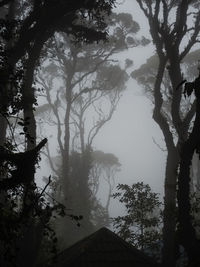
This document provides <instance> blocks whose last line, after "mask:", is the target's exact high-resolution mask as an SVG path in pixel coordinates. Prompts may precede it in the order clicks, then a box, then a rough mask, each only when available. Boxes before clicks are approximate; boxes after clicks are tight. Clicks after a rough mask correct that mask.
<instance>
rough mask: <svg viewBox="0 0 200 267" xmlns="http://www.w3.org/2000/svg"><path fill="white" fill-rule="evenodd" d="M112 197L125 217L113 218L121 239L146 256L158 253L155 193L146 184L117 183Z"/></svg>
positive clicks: (158, 217)
mask: <svg viewBox="0 0 200 267" xmlns="http://www.w3.org/2000/svg"><path fill="white" fill-rule="evenodd" d="M117 189H118V191H119V192H117V193H115V194H113V197H114V198H117V199H118V200H119V201H120V202H121V203H122V204H124V206H125V208H126V213H127V214H126V215H123V216H118V217H116V218H113V219H112V222H113V227H114V229H115V231H116V232H117V233H118V234H119V236H120V237H122V238H123V239H125V240H126V241H128V242H130V243H131V244H133V245H134V246H136V247H137V248H139V249H142V250H143V251H146V252H147V253H149V254H157V256H158V254H159V252H160V251H159V248H160V240H161V229H160V226H161V223H162V211H161V202H160V201H159V196H158V194H157V193H153V192H152V190H151V188H150V186H149V185H148V184H144V183H143V182H138V183H135V184H133V185H132V186H129V185H126V184H119V185H118V186H117Z"/></svg>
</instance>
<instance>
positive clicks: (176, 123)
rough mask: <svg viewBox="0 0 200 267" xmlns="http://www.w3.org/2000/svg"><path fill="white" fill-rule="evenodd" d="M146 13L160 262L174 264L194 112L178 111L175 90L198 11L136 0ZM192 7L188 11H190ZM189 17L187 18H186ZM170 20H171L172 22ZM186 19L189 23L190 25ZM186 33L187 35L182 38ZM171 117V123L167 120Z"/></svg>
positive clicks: (195, 29) (185, 3)
mask: <svg viewBox="0 0 200 267" xmlns="http://www.w3.org/2000/svg"><path fill="white" fill-rule="evenodd" d="M137 3H138V4H139V6H140V8H141V10H142V11H143V13H144V15H145V16H146V18H147V20H148V23H149V26H150V34H151V37H152V40H153V43H154V45H155V47H156V53H157V55H158V69H157V74H156V79H155V81H154V85H153V92H154V103H155V106H154V111H153V118H154V120H155V121H156V123H158V125H159V127H160V129H161V131H162V133H163V135H164V140H165V144H166V147H167V162H166V171H165V198H164V206H165V208H164V227H163V241H164V247H163V264H164V266H175V262H176V257H175V250H176V249H175V239H176V238H175V231H176V219H175V218H176V216H175V209H176V183H177V171H178V165H179V162H180V150H181V146H182V144H183V142H184V141H185V140H186V139H187V136H188V130H189V125H190V122H191V120H192V118H193V116H194V113H195V103H193V104H192V105H191V106H189V109H188V110H187V112H185V113H184V112H183V113H182V114H181V103H182V99H183V97H182V91H181V89H180V90H177V86H178V85H180V83H181V81H182V80H183V76H182V70H181V62H182V61H183V60H184V57H185V56H186V55H187V54H188V53H189V52H190V50H191V48H192V47H193V46H194V45H195V44H196V43H197V42H198V35H199V30H200V27H199V20H200V12H199V9H198V2H197V1H165V0H163V1H161V0H158V1H150V2H149V1H140V0H137ZM191 10H192V12H190V11H191ZM191 17H192V18H193V20H189V18H191ZM172 20H173V22H172ZM190 21H191V22H192V25H190ZM186 35H187V36H190V37H189V39H187V40H188V41H187V40H186V38H185V37H186ZM166 70H167V72H168V73H167V76H168V79H169V80H170V86H169V87H168V88H167V91H166V89H165V88H164V86H163V84H164V76H165V71H166ZM166 93H167V100H169V98H170V102H169V106H170V110H171V116H170V118H168V116H166V113H165V112H164V111H165V110H164V108H163V107H164V106H165V99H166V97H165V94H166ZM168 119H170V120H171V125H172V126H173V128H172V127H171V125H170V124H169V120H168ZM174 131H175V132H176V135H177V138H176V139H174V138H173V132H174Z"/></svg>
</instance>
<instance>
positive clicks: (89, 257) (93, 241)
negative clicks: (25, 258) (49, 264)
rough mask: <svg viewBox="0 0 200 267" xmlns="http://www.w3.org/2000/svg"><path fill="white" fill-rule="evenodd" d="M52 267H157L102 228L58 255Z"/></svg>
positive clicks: (139, 252) (130, 246) (149, 259)
mask: <svg viewBox="0 0 200 267" xmlns="http://www.w3.org/2000/svg"><path fill="white" fill-rule="evenodd" d="M53 266H54V267H68V266H72V267H108V266H109V267H112V266H115V267H122V266H123V267H129V266H131V267H157V266H158V264H156V263H155V262H154V261H153V260H152V259H151V258H149V257H148V256H146V255H145V254H144V253H142V252H141V251H139V250H138V249H136V248H135V247H133V246H132V245H130V244H129V243H127V242H125V241H124V240H123V239H121V238H120V237H119V236H117V235H116V234H115V233H113V232H112V231H110V230H109V229H107V228H105V227H103V228H101V229H99V230H98V231H96V232H95V233H93V234H91V235H90V236H88V237H86V238H84V239H82V240H81V241H79V242H77V243H76V244H74V245H72V246H71V247H69V248H68V249H66V250H64V251H62V252H61V253H60V254H58V257H57V261H56V263H55V264H54V265H53Z"/></svg>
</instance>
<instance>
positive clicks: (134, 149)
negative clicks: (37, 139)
mask: <svg viewBox="0 0 200 267" xmlns="http://www.w3.org/2000/svg"><path fill="white" fill-rule="evenodd" d="M120 2H123V4H122V5H120V6H119V7H118V8H117V11H118V10H120V12H129V13H131V14H132V16H133V19H134V20H136V21H137V22H138V23H139V24H140V27H141V31H140V34H141V35H145V37H150V36H149V28H148V23H147V21H146V19H145V17H144V15H143V13H142V12H141V11H140V9H139V8H138V5H137V3H136V1H134V0H126V1H120ZM153 52H154V47H153V46H152V45H149V46H148V47H145V48H144V47H139V48H133V49H130V50H129V51H127V53H126V55H125V57H127V58H131V59H132V60H133V61H134V66H133V68H138V67H139V66H140V65H141V64H143V63H144V62H145V61H146V59H147V58H148V57H149V56H151V55H152V53H153ZM152 110H153V105H152V104H151V102H150V101H149V100H148V99H147V98H146V96H145V95H143V92H142V88H141V87H140V86H139V85H138V84H137V82H136V81H135V80H133V79H132V78H130V80H129V82H128V86H127V90H126V91H125V92H124V94H123V97H122V99H121V100H120V103H119V105H118V107H117V110H116V112H115V114H114V115H113V118H112V120H111V121H110V122H108V123H107V124H106V125H105V126H104V128H103V129H102V130H101V132H100V133H99V135H98V136H97V137H96V139H95V142H94V145H95V147H96V148H97V149H100V150H103V151H104V152H110V153H113V154H115V155H116V156H117V157H118V158H119V161H120V163H121V164H122V167H121V172H120V173H119V174H118V178H117V180H116V184H117V183H127V184H129V185H131V184H132V183H135V182H138V181H143V182H144V183H149V184H150V186H151V187H152V189H153V190H154V191H155V192H158V193H161V196H162V195H163V185H164V171H165V158H166V154H165V153H164V152H163V151H161V149H159V148H158V146H157V145H156V144H155V143H154V142H153V139H155V140H156V142H157V143H158V144H159V145H160V146H161V147H163V148H165V147H164V143H163V137H162V133H161V131H160V129H159V127H158V126H157V124H156V123H155V122H154V120H153V119H152ZM103 192H105V188H103V190H102V194H101V198H102V199H103ZM118 204H119V202H118V201H117V202H116V201H113V202H112V204H111V207H110V213H111V216H117V215H119V214H118V213H119V209H118Z"/></svg>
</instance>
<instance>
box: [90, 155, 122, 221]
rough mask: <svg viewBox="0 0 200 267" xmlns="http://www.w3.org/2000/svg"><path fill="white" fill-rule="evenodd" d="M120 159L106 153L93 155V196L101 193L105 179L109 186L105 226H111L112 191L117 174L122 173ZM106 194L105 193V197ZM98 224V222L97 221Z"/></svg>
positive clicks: (91, 174) (91, 180)
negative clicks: (100, 189)
mask: <svg viewBox="0 0 200 267" xmlns="http://www.w3.org/2000/svg"><path fill="white" fill-rule="evenodd" d="M120 166H121V164H120V162H119V159H118V158H117V157H116V156H115V155H113V154H112V153H104V152H102V151H99V150H96V151H93V153H92V167H91V170H90V176H89V179H90V180H89V182H90V187H91V191H92V195H93V196H94V197H96V196H97V195H98V192H99V188H100V183H101V180H102V179H103V180H104V181H105V182H106V184H107V186H108V193H107V199H106V201H105V204H103V207H104V210H105V220H104V226H105V225H107V226H108V225H109V206H110V200H111V195H112V191H113V189H114V186H115V178H116V174H117V172H119V171H120ZM105 195H106V194H105V193H104V196H105ZM97 223H98V221H97Z"/></svg>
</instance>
